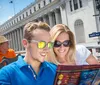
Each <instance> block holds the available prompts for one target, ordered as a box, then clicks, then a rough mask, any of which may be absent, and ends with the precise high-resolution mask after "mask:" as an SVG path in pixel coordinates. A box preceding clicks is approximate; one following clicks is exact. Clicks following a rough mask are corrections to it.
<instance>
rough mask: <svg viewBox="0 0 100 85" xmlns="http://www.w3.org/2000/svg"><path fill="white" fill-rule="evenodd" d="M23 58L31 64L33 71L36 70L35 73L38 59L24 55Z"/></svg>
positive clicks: (37, 67) (38, 68)
mask: <svg viewBox="0 0 100 85" xmlns="http://www.w3.org/2000/svg"><path fill="white" fill-rule="evenodd" d="M24 60H25V61H26V62H27V63H28V64H30V65H31V66H32V68H33V69H34V71H35V72H36V74H38V72H39V70H40V65H41V63H40V62H39V61H36V60H33V59H32V58H31V56H27V57H26V56H25V58H24Z"/></svg>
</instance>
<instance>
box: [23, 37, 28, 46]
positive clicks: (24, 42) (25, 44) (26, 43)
mask: <svg viewBox="0 0 100 85" xmlns="http://www.w3.org/2000/svg"><path fill="white" fill-rule="evenodd" d="M22 44H23V46H24V47H27V45H28V41H27V40H26V39H23V40H22Z"/></svg>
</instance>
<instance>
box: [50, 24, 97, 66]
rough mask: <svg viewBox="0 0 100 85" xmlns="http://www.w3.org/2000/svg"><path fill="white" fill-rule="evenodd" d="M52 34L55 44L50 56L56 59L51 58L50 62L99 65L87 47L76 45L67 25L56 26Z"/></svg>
mask: <svg viewBox="0 0 100 85" xmlns="http://www.w3.org/2000/svg"><path fill="white" fill-rule="evenodd" d="M50 34H51V40H52V42H54V48H53V49H52V50H51V52H52V53H50V54H49V56H55V59H52V57H51V59H49V61H51V62H54V63H56V64H62V65H83V64H85V65H86V64H87V65H88V64H99V62H98V61H97V59H96V58H95V57H94V56H93V55H92V54H91V52H90V51H89V50H88V49H87V48H86V47H85V46H83V45H75V39H74V34H73V33H72V32H71V31H70V29H69V28H68V27H67V26H66V25H64V24H57V25H55V26H54V27H53V28H52V29H51V31H50ZM51 54H53V55H51Z"/></svg>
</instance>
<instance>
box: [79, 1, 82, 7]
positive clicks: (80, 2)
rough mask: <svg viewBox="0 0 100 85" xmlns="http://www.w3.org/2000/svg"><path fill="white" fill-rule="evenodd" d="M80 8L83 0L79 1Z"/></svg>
mask: <svg viewBox="0 0 100 85" xmlns="http://www.w3.org/2000/svg"><path fill="white" fill-rule="evenodd" d="M79 4H80V8H81V7H82V0H79Z"/></svg>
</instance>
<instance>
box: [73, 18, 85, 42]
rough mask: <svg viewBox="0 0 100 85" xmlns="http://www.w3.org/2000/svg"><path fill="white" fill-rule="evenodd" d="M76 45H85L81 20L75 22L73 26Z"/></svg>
mask: <svg viewBox="0 0 100 85" xmlns="http://www.w3.org/2000/svg"><path fill="white" fill-rule="evenodd" d="M74 28H75V35H76V43H85V33H84V24H83V21H82V20H81V19H78V20H76V21H75V24H74Z"/></svg>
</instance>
